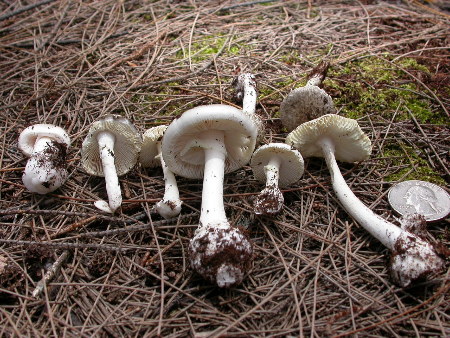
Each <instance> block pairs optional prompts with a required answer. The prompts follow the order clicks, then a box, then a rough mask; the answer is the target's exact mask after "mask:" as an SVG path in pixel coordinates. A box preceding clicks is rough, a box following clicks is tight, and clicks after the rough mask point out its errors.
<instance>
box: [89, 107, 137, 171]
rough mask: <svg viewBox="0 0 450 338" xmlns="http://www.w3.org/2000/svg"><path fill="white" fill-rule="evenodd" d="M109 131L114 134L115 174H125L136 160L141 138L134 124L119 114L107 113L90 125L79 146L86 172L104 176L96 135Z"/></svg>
mask: <svg viewBox="0 0 450 338" xmlns="http://www.w3.org/2000/svg"><path fill="white" fill-rule="evenodd" d="M101 132H109V133H111V134H113V135H114V137H115V142H114V163H115V166H116V171H117V175H118V176H121V175H124V174H126V173H127V172H128V171H130V170H131V168H133V167H134V165H135V164H136V162H137V160H138V156H139V151H140V150H141V146H142V138H141V135H140V134H139V132H138V131H137V129H136V128H135V127H134V125H133V124H132V123H131V122H130V121H128V120H127V119H126V118H124V117H122V116H120V115H108V116H106V117H104V118H102V119H100V120H98V121H96V122H94V123H93V124H92V125H91V128H90V129H89V133H88V135H87V136H86V138H85V139H84V141H83V144H82V148H81V164H82V165H83V168H84V169H85V170H86V172H87V173H88V174H90V175H94V176H104V173H103V167H102V161H101V159H100V149H99V146H98V141H97V135H98V134H99V133H101Z"/></svg>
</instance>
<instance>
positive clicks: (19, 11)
mask: <svg viewBox="0 0 450 338" xmlns="http://www.w3.org/2000/svg"><path fill="white" fill-rule="evenodd" d="M54 1H55V0H44V1H41V2H36V3H35V4H31V5H28V6H24V7H22V8H19V9H16V10H15V11H12V12H9V13H6V14H3V15H2V16H0V21H4V20H6V19H9V18H11V17H13V16H16V15H19V14H21V13H23V12H26V11H30V10H32V9H35V8H37V7H39V6H43V5H46V4H49V3H51V2H54Z"/></svg>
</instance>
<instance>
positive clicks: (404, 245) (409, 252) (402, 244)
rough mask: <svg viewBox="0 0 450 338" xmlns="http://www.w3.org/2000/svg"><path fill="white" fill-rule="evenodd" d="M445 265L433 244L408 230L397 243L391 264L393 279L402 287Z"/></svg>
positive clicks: (435, 271) (439, 269) (437, 270)
mask: <svg viewBox="0 0 450 338" xmlns="http://www.w3.org/2000/svg"><path fill="white" fill-rule="evenodd" d="M443 267H444V261H443V260H442V259H441V258H440V257H439V256H438V255H437V253H436V252H435V250H434V248H433V246H432V245H431V244H429V243H427V242H425V241H423V240H422V239H420V238H419V237H417V236H414V235H413V234H411V233H408V232H406V231H405V232H404V233H402V234H401V235H400V238H399V239H398V240H397V242H396V243H395V247H394V250H393V252H392V256H391V261H390V266H389V268H390V272H391V276H392V279H393V280H394V282H395V283H397V284H398V285H400V286H401V287H407V286H409V285H410V284H411V283H412V282H414V281H416V280H418V279H422V278H426V277H427V276H428V275H431V274H434V273H438V272H440V271H441V270H442V269H443Z"/></svg>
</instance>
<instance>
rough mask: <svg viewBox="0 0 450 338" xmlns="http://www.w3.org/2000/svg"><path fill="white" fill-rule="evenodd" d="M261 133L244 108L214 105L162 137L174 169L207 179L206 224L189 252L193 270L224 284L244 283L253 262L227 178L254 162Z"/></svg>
mask: <svg viewBox="0 0 450 338" xmlns="http://www.w3.org/2000/svg"><path fill="white" fill-rule="evenodd" d="M256 136H257V126H256V125H255V123H254V122H253V120H252V119H251V118H249V117H248V116H247V115H246V114H243V113H242V111H241V110H239V109H236V108H234V107H232V106H227V105H222V104H213V105H207V106H199V107H196V108H193V109H190V110H188V111H186V112H185V113H184V114H183V115H181V117H179V118H178V119H176V120H174V121H173V122H172V123H171V124H170V125H169V127H168V128H167V129H166V131H165V133H164V136H163V139H162V145H161V148H162V154H163V156H164V160H165V161H166V164H167V166H168V167H169V169H170V170H171V171H172V172H174V173H175V174H177V175H180V176H182V177H186V178H194V179H195V178H197V179H198V178H202V177H203V190H202V205H201V214H200V224H199V227H198V228H197V229H196V231H195V235H194V237H193V238H192V239H191V241H190V244H189V256H190V261H191V265H192V267H193V269H194V270H195V271H197V272H198V273H199V274H200V275H201V276H203V277H204V278H205V279H207V280H209V281H210V282H213V283H216V284H217V285H218V286H219V287H230V286H233V285H236V284H239V283H240V282H241V281H242V279H243V278H244V274H245V273H246V272H247V270H248V269H249V266H250V264H251V258H252V253H253V249H252V244H251V242H250V241H249V239H248V238H247V235H246V234H245V232H243V231H242V230H241V229H240V228H238V227H235V226H233V225H231V224H230V223H229V222H228V220H227V217H226V214H225V208H224V204H223V181H224V174H225V173H229V172H232V171H234V170H237V169H238V168H240V167H242V166H243V165H245V164H246V163H248V161H249V160H250V157H251V155H252V152H253V150H254V148H255V143H256Z"/></svg>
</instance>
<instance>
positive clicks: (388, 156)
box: [379, 143, 446, 185]
mask: <svg viewBox="0 0 450 338" xmlns="http://www.w3.org/2000/svg"><path fill="white" fill-rule="evenodd" d="M379 157H380V160H381V165H380V167H381V168H389V169H390V170H391V171H392V172H391V173H390V174H388V175H386V176H385V177H384V179H385V180H386V181H387V182H392V181H398V180H400V179H402V180H422V181H428V182H432V183H435V184H438V185H445V184H446V182H445V180H444V179H443V178H442V177H441V176H440V175H439V173H437V172H436V171H435V170H434V169H433V168H431V167H430V166H429V165H428V162H427V161H426V160H425V159H423V158H422V157H420V154H418V151H417V150H415V149H414V148H412V147H410V146H406V145H404V144H402V143H396V144H391V145H387V146H385V147H384V151H383V153H382V154H381V155H380V156H379ZM405 175H406V176H405Z"/></svg>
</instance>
